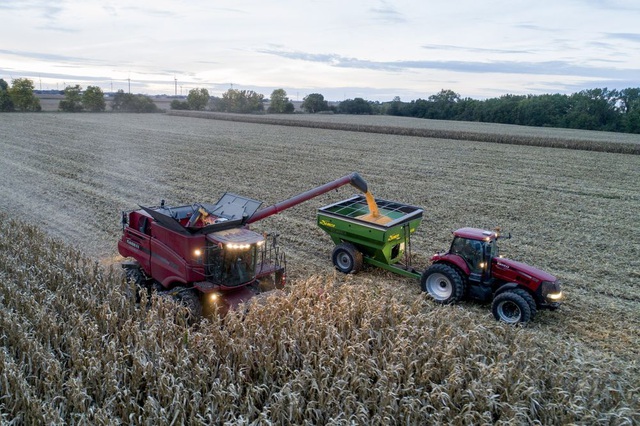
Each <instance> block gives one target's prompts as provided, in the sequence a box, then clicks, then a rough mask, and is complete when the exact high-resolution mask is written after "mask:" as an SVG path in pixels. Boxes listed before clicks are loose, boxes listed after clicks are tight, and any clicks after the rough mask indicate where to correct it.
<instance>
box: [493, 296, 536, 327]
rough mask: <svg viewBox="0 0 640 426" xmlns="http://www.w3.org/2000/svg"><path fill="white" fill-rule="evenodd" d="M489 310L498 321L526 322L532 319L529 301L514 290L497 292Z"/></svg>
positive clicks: (508, 322)
mask: <svg viewBox="0 0 640 426" xmlns="http://www.w3.org/2000/svg"><path fill="white" fill-rule="evenodd" d="M491 311H492V312H493V316H494V317H495V318H496V319H497V320H498V321H504V322H506V323H507V324H518V323H527V322H529V321H531V319H532V317H531V307H530V306H529V302H527V300H526V298H525V297H522V295H521V294H520V293H518V292H516V291H515V290H509V291H505V292H504V293H500V294H498V295H497V296H496V297H495V298H494V299H493V303H491Z"/></svg>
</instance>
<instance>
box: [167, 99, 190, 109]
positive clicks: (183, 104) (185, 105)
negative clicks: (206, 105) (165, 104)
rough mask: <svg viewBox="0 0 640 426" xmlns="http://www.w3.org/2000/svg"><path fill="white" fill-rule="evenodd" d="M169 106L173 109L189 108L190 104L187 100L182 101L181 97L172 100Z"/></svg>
mask: <svg viewBox="0 0 640 426" xmlns="http://www.w3.org/2000/svg"><path fill="white" fill-rule="evenodd" d="M169 106H170V107H171V109H175V110H187V109H189V104H188V103H187V102H186V101H181V100H180V99H174V100H172V101H171V104H169Z"/></svg>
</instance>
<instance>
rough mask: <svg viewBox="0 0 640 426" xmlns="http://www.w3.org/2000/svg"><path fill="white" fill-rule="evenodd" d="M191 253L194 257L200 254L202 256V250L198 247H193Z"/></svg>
mask: <svg viewBox="0 0 640 426" xmlns="http://www.w3.org/2000/svg"><path fill="white" fill-rule="evenodd" d="M193 255H194V256H195V257H200V256H202V250H200V249H195V250H194V251H193Z"/></svg>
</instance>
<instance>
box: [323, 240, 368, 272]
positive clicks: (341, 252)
mask: <svg viewBox="0 0 640 426" xmlns="http://www.w3.org/2000/svg"><path fill="white" fill-rule="evenodd" d="M331 260H332V261H333V264H334V265H335V267H336V269H338V271H340V272H342V273H344V274H357V273H358V272H360V271H361V270H362V265H363V264H364V260H363V258H362V253H361V252H360V251H359V250H358V249H357V248H356V247H355V246H354V245H353V244H351V243H341V244H338V245H337V246H336V247H335V248H334V249H333V253H332V254H331Z"/></svg>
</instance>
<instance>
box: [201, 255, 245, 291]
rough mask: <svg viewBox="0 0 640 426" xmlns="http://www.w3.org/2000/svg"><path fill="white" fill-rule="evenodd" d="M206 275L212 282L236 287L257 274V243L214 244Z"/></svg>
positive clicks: (208, 258) (208, 256)
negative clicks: (237, 244)
mask: <svg viewBox="0 0 640 426" xmlns="http://www.w3.org/2000/svg"><path fill="white" fill-rule="evenodd" d="M208 252H209V253H208V255H207V264H206V266H205V267H206V275H207V279H209V280H210V281H211V282H213V283H215V284H219V285H223V286H225V287H235V286H239V285H241V284H246V283H247V282H249V281H251V280H253V279H254V278H255V276H256V259H257V255H256V252H257V249H256V245H255V244H251V245H247V246H244V245H243V246H240V247H230V245H227V246H226V247H224V248H223V247H219V246H212V247H211V248H210V249H209V250H208Z"/></svg>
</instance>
